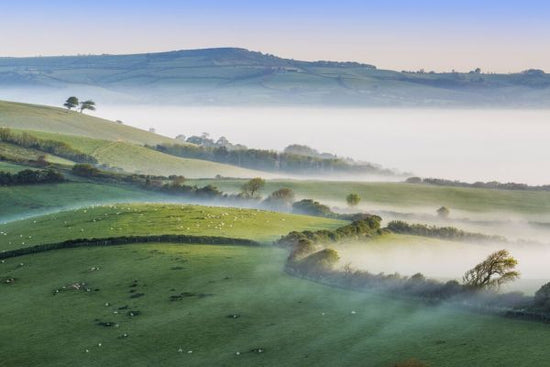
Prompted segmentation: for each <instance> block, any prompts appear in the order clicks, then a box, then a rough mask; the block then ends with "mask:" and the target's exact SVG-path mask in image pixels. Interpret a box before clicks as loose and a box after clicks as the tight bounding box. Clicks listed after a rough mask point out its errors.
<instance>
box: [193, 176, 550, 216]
mask: <svg viewBox="0 0 550 367" xmlns="http://www.w3.org/2000/svg"><path fill="white" fill-rule="evenodd" d="M200 182H201V185H205V184H207V183H209V182H210V181H208V180H200ZM211 182H212V183H214V184H215V185H216V186H218V187H219V188H220V189H222V190H223V191H227V192H232V191H239V189H240V186H241V185H242V184H243V181H242V180H226V181H220V180H216V181H211ZM281 187H290V188H292V189H293V190H294V191H295V192H296V194H297V195H298V196H299V197H306V198H313V199H316V200H320V201H337V202H339V203H341V206H342V207H344V206H345V197H346V195H347V194H349V193H351V192H355V193H358V194H359V195H360V196H361V197H362V199H363V201H362V203H372V204H382V205H389V206H397V205H398V206H400V207H401V208H406V207H411V208H412V207H415V206H418V207H433V208H434V210H435V209H436V208H438V207H440V206H442V205H445V206H447V207H449V208H451V210H452V209H460V210H467V211H479V212H483V211H509V212H520V213H547V212H549V211H550V192H533V191H513V190H489V189H477V188H476V189H474V188H462V187H443V186H431V185H413V184H405V183H387V182H330V181H276V180H273V181H269V182H268V183H267V185H266V187H265V188H264V190H263V194H264V195H267V194H268V193H270V192H272V191H274V190H276V189H279V188H281Z"/></svg>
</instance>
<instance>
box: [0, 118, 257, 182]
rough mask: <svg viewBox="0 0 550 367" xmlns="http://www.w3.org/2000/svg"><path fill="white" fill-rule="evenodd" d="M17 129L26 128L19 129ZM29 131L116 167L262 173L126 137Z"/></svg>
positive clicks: (192, 173) (165, 172) (188, 173)
mask: <svg viewBox="0 0 550 367" xmlns="http://www.w3.org/2000/svg"><path fill="white" fill-rule="evenodd" d="M14 131H16V132H23V131H22V130H16V129H15V130H14ZM27 132H28V133H30V134H31V135H34V136H37V137H39V138H42V139H48V140H54V141H59V142H63V143H66V144H68V145H70V146H71V147H73V148H75V149H77V150H79V151H81V152H83V153H86V154H89V155H91V156H93V157H95V158H96V159H97V160H98V162H99V163H100V164H105V165H108V166H111V167H117V168H120V169H122V170H124V171H126V172H131V173H142V174H149V175H161V176H170V175H181V176H185V177H189V178H200V177H214V176H216V175H222V176H229V177H254V176H261V175H263V173H261V172H259V171H254V170H249V169H246V168H240V167H236V166H231V165H227V164H222V163H216V162H210V161H205V160H200V159H189V158H180V157H175V156H172V155H169V154H165V153H161V152H158V151H156V150H153V149H149V148H146V147H144V146H142V145H137V144H132V143H129V142H126V141H109V140H102V139H94V138H89V137H82V136H75V135H66V134H58V133H49V132H39V131H27ZM0 153H1V146H0ZM59 163H62V162H59Z"/></svg>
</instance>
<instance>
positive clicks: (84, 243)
mask: <svg viewBox="0 0 550 367" xmlns="http://www.w3.org/2000/svg"><path fill="white" fill-rule="evenodd" d="M148 242H164V243H187V244H204V245H238V246H260V243H259V242H256V241H253V240H248V239H244V238H232V237H217V236H190V235H174V234H163V235H154V236H122V237H107V238H89V239H88V238H78V239H72V240H66V241H63V242H54V243H48V244H42V245H35V246H29V247H25V248H19V249H15V250H8V251H3V252H0V259H8V258H12V257H18V256H23V255H30V254H36V253H41V252H46V251H51V250H60V249H66V248H77V247H99V246H101V247H104V246H117V245H128V244H134V243H148Z"/></svg>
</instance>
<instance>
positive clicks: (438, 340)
mask: <svg viewBox="0 0 550 367" xmlns="http://www.w3.org/2000/svg"><path fill="white" fill-rule="evenodd" d="M285 257H286V252H285V251H283V250H281V249H277V248H269V247H263V248H245V247H229V246H227V247H223V246H199V245H184V246H181V245H161V244H159V245H153V244H149V245H133V246H120V247H112V248H81V249H69V250H63V251H54V252H50V253H42V254H35V255H30V256H25V257H22V258H18V259H12V260H6V262H5V263H2V264H0V278H3V277H7V276H9V277H15V278H16V281H15V283H13V284H9V285H8V284H3V283H1V284H0V288H1V292H2V296H3V297H4V298H5V299H9V300H10V301H9V302H1V303H0V313H1V314H2V315H9V317H2V318H1V319H0V334H1V335H16V336H17V337H13V338H4V339H3V341H2V343H0V354H1V355H2V361H1V364H3V365H6V366H31V365H32V366H77V365H78V366H114V367H116V366H129V365H131V366H151V365H162V366H181V365H185V366H341V365H346V366H373V367H377V366H391V365H393V364H394V363H396V362H398V361H401V360H405V359H409V358H411V357H415V358H417V359H419V360H422V361H425V362H427V363H429V364H430V365H431V366H447V367H463V366H503V367H507V366H510V367H511V366H513V367H517V366H538V365H541V363H544V362H543V361H544V360H546V358H547V352H546V350H547V345H548V343H549V342H550V339H549V338H550V334H549V333H548V330H549V329H548V325H544V324H540V323H533V322H523V321H517V320H511V319H505V318H499V317H493V316H484V315H477V314H468V313H462V312H458V311H453V310H449V309H446V308H443V307H433V306H426V305H421V304H418V303H415V302H406V301H402V300H396V299H387V298H383V297H380V296H375V295H368V294H362V293H356V292H351V291H346V290H342V289H334V288H329V287H326V286H322V285H319V284H315V283H312V282H308V281H305V280H301V279H297V278H293V277H290V276H287V275H285V274H284V273H283V272H282V271H281V267H282V264H283V262H284V259H285ZM20 263H23V264H24V265H23V266H18V264H20ZM91 267H99V268H100V269H99V271H93V272H90V271H89V269H90V268H91ZM52 269H55V271H52ZM134 280H137V281H138V282H137V286H136V287H135V288H132V287H130V285H131V284H132V283H133V282H134ZM73 282H86V283H87V284H88V285H89V286H90V287H91V288H92V289H98V291H92V292H82V291H66V292H61V293H59V294H57V295H53V294H52V291H53V290H54V289H58V288H60V287H62V286H65V285H68V284H70V283H73ZM133 289H135V290H136V293H143V294H144V295H143V296H142V297H140V298H130V296H131V295H132V293H130V291H131V290H133ZM181 292H190V293H194V294H197V295H198V294H205V295H209V296H207V297H198V296H190V297H187V298H184V299H183V300H180V301H175V302H171V301H170V296H172V295H177V294H180V293H181ZM126 305H127V306H128V309H127V310H119V307H122V306H126ZM130 310H132V311H140V312H141V314H139V315H138V316H135V317H130V316H129V315H128V311H130ZM351 311H355V312H356V313H355V314H352V313H351ZM115 312H118V313H115ZM232 314H238V315H240V317H239V318H236V319H234V318H231V317H228V315H232ZM97 320H100V321H103V322H107V321H110V322H113V323H116V324H118V327H104V326H99V325H97ZM125 333H126V334H127V335H128V337H126V338H121V336H122V335H123V334H125ZM99 343H101V346H99ZM180 348H181V351H182V352H179V349H180ZM257 348H262V349H263V352H262V353H258V352H256V351H252V350H254V349H257ZM86 350H88V352H86ZM188 351H192V353H188ZM236 352H239V353H240V354H239V355H237V354H236Z"/></svg>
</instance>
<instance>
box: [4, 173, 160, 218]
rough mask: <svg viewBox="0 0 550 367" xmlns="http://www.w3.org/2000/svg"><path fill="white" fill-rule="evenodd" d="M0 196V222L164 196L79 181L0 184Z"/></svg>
mask: <svg viewBox="0 0 550 367" xmlns="http://www.w3.org/2000/svg"><path fill="white" fill-rule="evenodd" d="M0 197H1V198H2V199H1V200H0V221H5V220H10V219H13V218H16V217H18V216H21V215H37V214H39V213H43V212H49V211H52V210H59V209H63V208H73V207H78V206H83V205H92V204H97V203H106V202H114V201H117V202H122V201H128V200H142V201H143V200H156V199H158V200H161V199H165V198H166V197H165V196H161V195H158V194H155V193H151V192H149V191H142V190H137V189H133V188H130V187H124V186H112V185H98V184H91V183H81V182H78V183H77V182H71V183H63V184H47V185H25V186H10V187H0Z"/></svg>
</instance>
